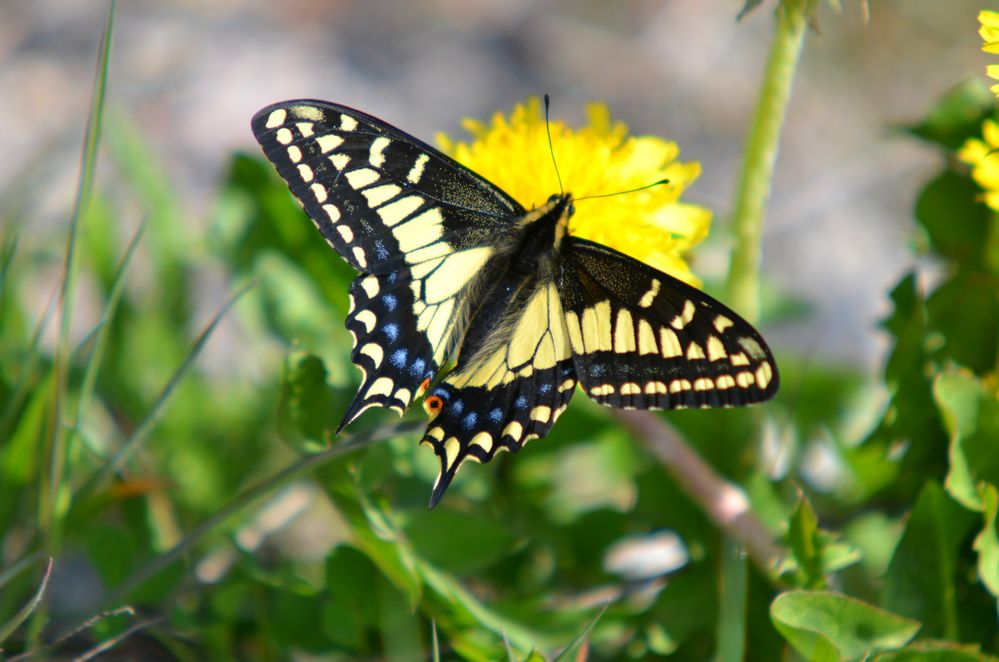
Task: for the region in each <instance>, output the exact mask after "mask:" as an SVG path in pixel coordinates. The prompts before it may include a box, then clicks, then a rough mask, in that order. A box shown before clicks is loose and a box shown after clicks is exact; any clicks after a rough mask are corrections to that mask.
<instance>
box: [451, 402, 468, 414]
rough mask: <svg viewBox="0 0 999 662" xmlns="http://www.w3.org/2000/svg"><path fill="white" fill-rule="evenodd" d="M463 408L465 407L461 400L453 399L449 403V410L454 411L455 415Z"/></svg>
mask: <svg viewBox="0 0 999 662" xmlns="http://www.w3.org/2000/svg"><path fill="white" fill-rule="evenodd" d="M464 408H465V403H464V402H462V401H461V400H455V401H454V402H453V403H451V411H453V412H454V414H455V416H457V415H458V414H460V413H461V412H462V410H463V409H464Z"/></svg>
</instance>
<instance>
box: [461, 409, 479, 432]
mask: <svg viewBox="0 0 999 662" xmlns="http://www.w3.org/2000/svg"><path fill="white" fill-rule="evenodd" d="M478 422H479V416H478V414H476V413H475V412H474V411H471V412H468V415H467V416H465V418H464V419H462V421H461V427H463V428H465V429H466V430H471V429H472V428H474V427H475V424H476V423H478Z"/></svg>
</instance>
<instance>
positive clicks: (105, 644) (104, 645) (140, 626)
mask: <svg viewBox="0 0 999 662" xmlns="http://www.w3.org/2000/svg"><path fill="white" fill-rule="evenodd" d="M165 620H166V616H155V617H153V618H147V619H145V620H142V621H139V622H138V623H133V624H132V625H130V626H129V627H128V628H127V629H126V630H125V631H124V632H122V633H121V634H119V635H118V636H117V637H111V638H110V639H105V640H104V641H102V642H101V643H99V644H98V645H96V646H94V647H93V648H91V649H90V650H88V651H86V652H85V653H82V654H80V655H78V656H77V657H75V658H73V662H86V661H87V660H92V659H94V658H95V657H97V656H98V655H100V654H101V653H106V652H107V651H109V650H111V649H112V648H114V647H115V646H117V645H118V644H120V643H121V642H123V641H125V640H126V639H128V638H129V637H131V636H132V635H133V634H135V633H136V632H139V631H140V630H145V629H146V628H148V627H150V626H153V625H156V624H157V623H162V622H163V621H165Z"/></svg>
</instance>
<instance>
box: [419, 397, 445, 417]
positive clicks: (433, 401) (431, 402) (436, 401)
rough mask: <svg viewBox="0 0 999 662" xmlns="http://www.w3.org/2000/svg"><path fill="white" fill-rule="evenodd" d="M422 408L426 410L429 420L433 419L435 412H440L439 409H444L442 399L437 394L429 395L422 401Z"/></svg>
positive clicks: (435, 415)
mask: <svg viewBox="0 0 999 662" xmlns="http://www.w3.org/2000/svg"><path fill="white" fill-rule="evenodd" d="M423 409H425V410H426V412H427V416H429V417H430V420H434V418H436V417H437V414H439V413H441V409H444V401H443V400H441V398H440V396H438V395H431V396H430V397H429V398H427V399H426V400H424V401H423Z"/></svg>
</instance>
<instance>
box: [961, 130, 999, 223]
mask: <svg viewBox="0 0 999 662" xmlns="http://www.w3.org/2000/svg"><path fill="white" fill-rule="evenodd" d="M982 138H984V140H983V139H980V138H969V139H968V140H966V141H965V142H964V145H962V146H961V149H960V150H958V152H957V158H959V159H960V160H961V161H964V162H965V163H967V164H969V165H971V177H972V179H974V180H975V182H976V183H977V184H978V185H979V186H981V187H982V188H983V189H984V190H985V193H984V194H983V195H982V197H983V199H984V200H985V204H987V205H988V206H989V207H991V208H992V209H994V210H996V211H999V124H997V123H996V122H995V121H994V120H990V119H987V120H985V122H984V123H983V124H982Z"/></svg>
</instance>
